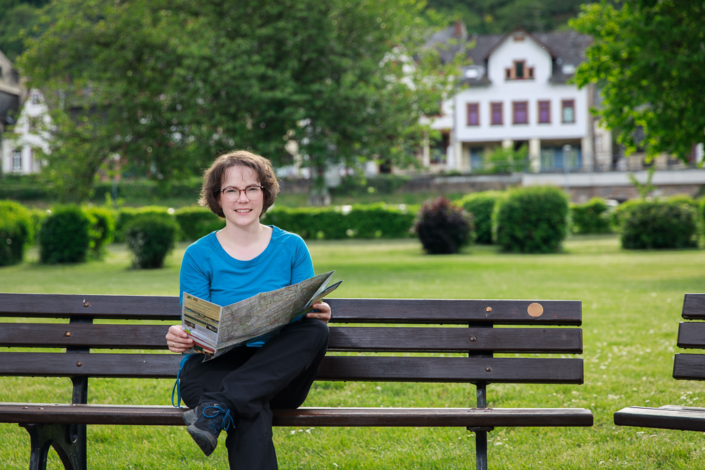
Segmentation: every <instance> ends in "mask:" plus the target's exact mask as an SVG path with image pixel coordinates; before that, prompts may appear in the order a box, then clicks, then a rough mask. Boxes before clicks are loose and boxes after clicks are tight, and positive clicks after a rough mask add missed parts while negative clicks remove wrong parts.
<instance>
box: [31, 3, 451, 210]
mask: <svg viewBox="0 0 705 470" xmlns="http://www.w3.org/2000/svg"><path fill="white" fill-rule="evenodd" d="M423 6H424V4H423V3H421V2H419V1H417V0H376V1H371V0H353V1H350V0H331V1H326V2H320V1H318V0H265V1H255V0H241V1H238V2H231V1H225V0H214V1H211V2H208V3H205V4H199V5H198V6H196V5H194V3H193V2H189V1H185V0H172V1H165V0H128V1H124V0H118V1H115V0H66V1H65V2H62V3H61V8H62V11H61V12H60V14H59V15H58V18H59V20H58V21H56V22H55V23H53V24H52V25H51V26H50V27H49V29H48V30H47V31H46V32H45V33H44V34H43V35H42V36H41V37H40V38H39V39H37V40H34V41H30V48H29V49H28V51H27V53H26V54H25V55H24V56H23V57H22V59H21V62H20V65H21V67H22V69H23V72H24V73H25V75H27V76H29V77H31V82H32V84H33V85H34V86H41V87H43V88H46V89H49V90H52V93H49V95H50V99H52V100H53V103H54V106H52V113H53V117H54V122H55V123H57V125H56V126H55V129H54V131H53V132H54V133H55V134H56V135H55V137H56V138H55V139H54V141H53V145H52V149H51V150H52V156H50V157H48V161H49V168H48V171H47V175H48V176H49V179H50V180H51V181H52V182H54V183H55V184H57V185H61V184H67V185H70V186H73V188H71V189H70V191H69V190H68V188H67V189H66V190H65V191H64V194H75V195H78V196H77V197H78V198H83V197H85V194H83V193H82V190H81V188H85V187H86V184H87V183H88V182H89V179H90V178H92V175H94V174H95V172H96V170H97V169H98V168H99V167H100V165H101V164H102V163H103V162H105V161H106V159H107V158H108V157H109V156H110V155H113V154H119V155H120V156H121V157H122V158H123V161H126V162H127V164H128V165H129V166H130V168H131V169H133V170H134V171H135V172H141V173H147V174H149V175H150V176H151V177H152V178H154V179H157V180H165V181H166V180H173V179H179V178H181V177H183V176H185V175H191V174H195V173H199V172H200V171H201V170H202V168H203V167H205V166H207V165H208V164H210V162H212V160H213V158H214V155H216V154H217V153H219V152H221V151H224V150H227V149H232V148H245V149H252V150H254V151H255V152H258V153H260V154H262V155H264V156H266V157H268V158H270V159H271V160H272V161H273V162H274V164H275V165H283V164H287V163H290V162H291V161H292V155H291V153H290V152H289V151H287V143H288V142H290V141H295V142H297V143H298V147H299V152H300V154H301V155H303V156H304V159H305V161H304V164H306V165H309V166H312V167H314V168H316V169H317V170H318V171H317V173H318V174H322V172H321V170H322V169H323V168H324V167H325V166H326V165H327V164H330V163H335V162H343V161H345V162H346V163H349V164H352V163H354V162H357V161H358V159H365V158H372V157H375V156H378V155H380V156H383V157H384V158H385V159H389V160H392V161H395V162H399V161H403V160H405V159H409V158H410V156H411V149H412V148H414V146H415V145H417V143H418V142H419V141H420V140H421V139H422V128H421V126H420V125H419V124H418V117H419V115H420V114H422V113H431V112H433V111H434V109H435V108H436V107H437V103H438V102H439V99H440V97H441V93H442V92H443V91H444V90H445V89H446V88H447V87H448V84H449V83H450V82H451V80H452V76H451V74H447V73H443V72H446V71H447V70H448V69H443V68H442V67H444V66H442V65H441V64H440V60H439V59H438V54H437V51H433V50H425V49H423V47H422V45H423V40H424V38H425V35H426V32H427V31H428V28H427V26H428V25H427V24H425V23H424V20H423V19H422V16H421V11H422V9H423ZM412 58H413V60H412ZM74 174H76V175H77V177H75V178H69V175H74ZM83 192H85V191H83Z"/></svg>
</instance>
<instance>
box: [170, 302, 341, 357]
mask: <svg viewBox="0 0 705 470" xmlns="http://www.w3.org/2000/svg"><path fill="white" fill-rule="evenodd" d="M328 312H330V307H328ZM166 344H167V346H169V351H171V352H173V353H182V352H184V351H186V350H188V349H191V347H192V346H193V340H192V339H191V338H190V337H189V335H187V334H186V333H184V330H183V328H181V325H174V326H172V327H171V328H169V332H168V333H167V334H166Z"/></svg>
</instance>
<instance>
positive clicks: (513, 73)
mask: <svg viewBox="0 0 705 470" xmlns="http://www.w3.org/2000/svg"><path fill="white" fill-rule="evenodd" d="M504 78H505V79H506V80H526V79H533V78H534V68H533V67H527V66H526V61H525V60H515V61H514V65H513V66H512V67H509V68H506V69H504Z"/></svg>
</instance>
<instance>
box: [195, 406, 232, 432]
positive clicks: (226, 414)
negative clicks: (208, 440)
mask: <svg viewBox="0 0 705 470" xmlns="http://www.w3.org/2000/svg"><path fill="white" fill-rule="evenodd" d="M211 408H213V409H214V410H216V411H215V412H214V413H213V414H212V415H208V414H206V411H207V410H210V409H211ZM219 415H223V418H222V419H221V420H220V424H218V423H217V422H216V421H215V419H213V418H217V417H218V416H219ZM203 416H205V417H206V418H209V419H213V422H212V423H210V424H209V426H210V427H211V429H213V432H214V433H215V434H218V433H219V432H220V431H227V430H228V428H229V427H230V425H232V426H233V427H235V422H234V421H233V417H232V416H230V410H227V411H226V410H224V409H223V408H221V407H220V406H218V405H211V406H206V407H205V408H203Z"/></svg>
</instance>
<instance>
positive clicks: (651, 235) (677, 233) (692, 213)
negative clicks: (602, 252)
mask: <svg viewBox="0 0 705 470" xmlns="http://www.w3.org/2000/svg"><path fill="white" fill-rule="evenodd" d="M697 218H698V215H697V211H696V209H695V208H694V207H693V205H691V204H689V203H686V202H683V201H680V200H678V199H676V200H671V201H668V200H667V201H629V202H628V203H625V204H623V205H622V206H620V221H621V241H622V248H625V249H631V250H644V249H652V248H655V249H658V248H696V247H697V246H698V223H697Z"/></svg>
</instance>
